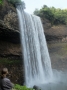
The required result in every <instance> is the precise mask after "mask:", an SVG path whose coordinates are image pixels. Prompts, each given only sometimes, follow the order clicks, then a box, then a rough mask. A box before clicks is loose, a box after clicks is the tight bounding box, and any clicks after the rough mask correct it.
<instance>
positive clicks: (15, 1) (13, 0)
mask: <svg viewBox="0 0 67 90" xmlns="http://www.w3.org/2000/svg"><path fill="white" fill-rule="evenodd" d="M8 1H9V2H10V3H12V4H15V3H20V2H21V0H8Z"/></svg>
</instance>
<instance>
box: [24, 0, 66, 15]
mask: <svg viewBox="0 0 67 90" xmlns="http://www.w3.org/2000/svg"><path fill="white" fill-rule="evenodd" d="M24 2H25V4H26V9H25V11H26V12H28V13H30V14H32V13H33V11H34V10H35V9H36V8H38V9H40V8H41V7H42V6H43V5H47V6H48V7H52V6H54V7H55V8H61V9H65V8H67V0H24Z"/></svg>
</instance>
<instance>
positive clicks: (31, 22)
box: [16, 5, 52, 87]
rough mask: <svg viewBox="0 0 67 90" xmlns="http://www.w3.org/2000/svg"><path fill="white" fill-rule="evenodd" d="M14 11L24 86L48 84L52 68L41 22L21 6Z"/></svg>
mask: <svg viewBox="0 0 67 90" xmlns="http://www.w3.org/2000/svg"><path fill="white" fill-rule="evenodd" d="M16 9H17V13H18V17H19V26H20V33H21V44H22V51H23V58H24V67H25V84H26V85H27V86H30V87H31V86H33V85H38V84H43V83H46V82H49V81H50V80H51V78H52V68H51V61H50V57H49V52H48V48H47V44H46V39H45V35H44V30H43V27H42V23H41V20H40V18H39V17H38V16H35V15H30V14H28V13H26V12H24V10H23V8H22V5H17V7H16Z"/></svg>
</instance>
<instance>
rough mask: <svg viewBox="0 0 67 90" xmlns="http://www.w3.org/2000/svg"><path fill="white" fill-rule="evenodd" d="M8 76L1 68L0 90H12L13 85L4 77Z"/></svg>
mask: <svg viewBox="0 0 67 90" xmlns="http://www.w3.org/2000/svg"><path fill="white" fill-rule="evenodd" d="M7 75H8V69H7V68H3V69H2V71H1V79H0V90H12V88H13V84H12V83H11V81H10V79H8V78H7V77H6V76H7Z"/></svg>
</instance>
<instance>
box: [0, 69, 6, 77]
mask: <svg viewBox="0 0 67 90" xmlns="http://www.w3.org/2000/svg"><path fill="white" fill-rule="evenodd" d="M7 74H8V69H7V68H3V69H2V71H1V75H2V76H4V75H7Z"/></svg>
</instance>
